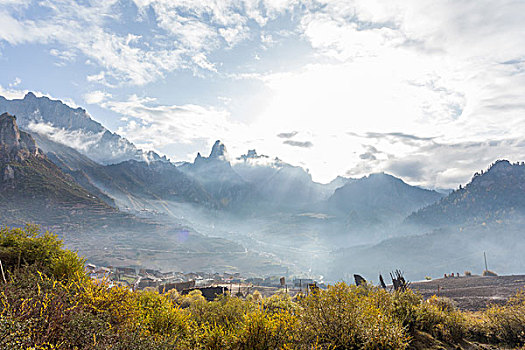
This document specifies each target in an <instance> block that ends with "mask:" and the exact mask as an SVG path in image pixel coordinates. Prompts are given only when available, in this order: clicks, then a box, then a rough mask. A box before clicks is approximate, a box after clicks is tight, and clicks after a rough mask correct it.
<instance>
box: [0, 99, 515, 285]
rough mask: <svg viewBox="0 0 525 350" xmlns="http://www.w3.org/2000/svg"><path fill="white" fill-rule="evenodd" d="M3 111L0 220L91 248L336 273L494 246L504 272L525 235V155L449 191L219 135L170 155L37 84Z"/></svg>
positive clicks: (210, 265) (150, 261)
mask: <svg viewBox="0 0 525 350" xmlns="http://www.w3.org/2000/svg"><path fill="white" fill-rule="evenodd" d="M0 113H4V114H2V116H1V117H0V171H1V172H0V175H1V178H0V180H1V181H0V189H1V191H0V200H1V203H0V208H1V209H2V210H1V214H0V223H1V224H8V225H20V224H23V223H24V222H29V221H30V222H36V223H40V224H42V225H44V226H45V227H50V228H52V229H54V230H55V231H57V232H59V233H62V234H63V235H64V238H65V239H67V240H69V241H68V242H69V243H70V244H71V245H72V246H73V247H76V248H77V249H78V248H82V249H81V252H82V253H83V254H85V255H86V256H87V257H88V259H97V261H99V262H109V263H112V264H117V263H119V262H120V264H121V265H122V264H124V265H125V264H128V265H146V266H151V267H161V268H165V269H168V268H179V269H186V270H188V269H193V270H196V269H197V268H206V269H209V270H213V269H215V270H216V271H220V270H221V269H222V270H239V271H242V272H244V273H253V274H275V273H285V271H288V272H287V273H289V274H297V275H300V274H310V275H314V276H318V275H325V276H328V278H331V279H340V278H346V276H347V275H350V274H351V273H353V272H362V273H364V274H370V275H373V274H375V273H377V272H378V271H384V272H386V271H389V270H392V269H395V268H403V269H405V270H407V272H408V273H409V274H410V273H412V275H413V276H415V277H418V278H421V277H422V276H421V275H422V274H432V273H433V274H439V273H441V271H445V272H450V271H448V269H462V267H460V266H465V268H467V267H469V266H472V264H473V262H474V261H475V259H477V257H475V255H476V254H478V253H480V251H481V252H482V250H489V248H491V249H492V251H493V254H494V256H495V258H496V259H497V260H496V266H499V267H501V269H503V270H505V271H507V272H512V271H514V269H515V267H516V266H517V265H516V264H519V263H521V262H522V260H520V259H521V258H520V259H517V260H516V259H514V260H513V261H512V263H510V264H509V263H508V261H507V260H506V259H507V258H508V254H510V252H513V251H515V249H516V246H517V245H516V244H513V243H512V242H513V241H515V240H520V237H521V236H520V232H519V230H518V228H519V227H520V226H519V223H521V215H522V214H523V212H524V211H525V200H524V198H525V197H524V196H523V195H524V194H525V193H524V191H525V187H524V183H525V181H524V180H525V165H523V163H522V164H510V163H509V162H507V161H498V162H496V163H494V164H493V165H492V166H490V168H489V169H488V170H487V171H486V172H481V173H478V174H475V176H474V177H473V179H472V181H471V182H470V183H469V184H467V185H466V186H464V187H461V188H459V189H457V190H454V191H452V192H451V193H449V194H448V195H444V194H441V193H438V192H436V191H432V190H427V189H423V188H419V187H415V186H411V185H409V184H407V183H405V182H403V181H402V180H401V179H399V178H396V177H394V176H392V175H389V174H384V173H380V174H371V175H369V176H366V177H363V178H360V179H351V178H344V177H337V178H336V179H334V180H333V181H332V182H331V183H329V184H320V183H316V182H314V181H313V180H312V177H311V176H310V174H309V173H308V172H307V171H305V170H304V169H303V168H301V167H296V166H292V165H290V164H287V163H285V162H283V161H281V160H279V159H278V158H275V159H270V158H269V157H268V156H265V155H259V154H257V152H256V151H255V150H250V151H248V152H247V153H246V154H245V155H242V156H240V157H239V158H237V159H234V161H233V162H232V161H231V157H230V155H228V152H227V147H226V145H224V144H223V143H221V142H220V141H217V142H216V143H215V144H214V145H213V147H212V149H211V151H210V153H209V155H208V156H202V155H201V154H200V153H199V154H198V155H197V157H196V158H195V160H194V161H193V162H182V163H172V162H170V161H168V159H166V157H161V156H159V155H158V154H156V153H154V152H146V151H143V150H140V149H138V148H137V147H135V145H133V144H132V143H131V142H129V141H128V140H126V139H124V138H122V137H120V136H119V135H117V134H114V133H111V132H110V131H109V130H107V129H106V128H104V127H103V126H102V125H101V124H99V123H98V122H96V121H94V120H93V119H91V117H90V116H89V115H88V114H87V112H86V111H85V110H83V109H81V108H76V109H73V108H70V107H68V106H67V105H65V104H63V103H62V102H60V101H54V100H51V99H49V98H47V97H36V96H35V95H34V94H32V93H28V94H27V95H26V96H25V97H24V98H23V99H19V100H7V99H5V98H3V97H0ZM14 116H16V118H15V117H14ZM19 128H20V129H19ZM480 230H482V233H479V232H480ZM496 235H498V236H499V237H500V238H502V239H496V238H495V236H496ZM81 237H82V238H81ZM503 238H504V239H503ZM469 240H474V243H472V242H470V243H468V241H469ZM448 241H450V242H453V247H452V248H450V247H449V245H448V244H447V242H448ZM100 243H103V244H104V247H103V248H102V253H101V248H100ZM518 245H519V244H518ZM145 247H146V248H145ZM115 257H118V258H115ZM119 259H120V260H119ZM469 259H470V260H469ZM429 262H431V263H432V264H431V265H430V266H429V264H428V263H429ZM421 266H423V267H422V268H421ZM470 268H471V267H470ZM356 270H358V271H356ZM410 271H412V272H410ZM425 271H426V272H425ZM455 272H456V271H455Z"/></svg>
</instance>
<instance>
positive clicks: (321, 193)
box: [233, 150, 333, 210]
mask: <svg viewBox="0 0 525 350" xmlns="http://www.w3.org/2000/svg"><path fill="white" fill-rule="evenodd" d="M239 160H240V162H237V163H235V164H234V166H233V169H234V170H235V171H236V172H237V173H238V174H239V175H240V176H241V177H242V178H243V179H244V180H245V181H247V182H249V183H250V184H251V186H252V187H253V188H254V190H256V191H257V192H258V193H259V194H260V198H259V199H260V200H262V201H264V202H265V204H266V205H270V206H271V208H269V209H272V208H273V209H279V208H280V209H283V208H287V209H292V210H293V209H301V208H303V207H305V206H308V205H310V204H312V203H316V202H318V201H321V200H323V199H326V198H327V197H328V196H329V195H330V194H331V193H332V192H333V190H331V188H330V186H327V185H322V184H319V183H316V182H314V181H313V180H312V176H311V175H310V174H309V173H308V172H307V171H305V170H304V169H303V168H301V167H298V166H293V165H290V164H287V163H285V162H283V161H281V160H280V159H278V158H275V159H273V160H270V159H269V157H267V156H263V155H258V154H257V152H256V151H255V150H250V151H248V153H247V154H245V155H243V156H241V157H239Z"/></svg>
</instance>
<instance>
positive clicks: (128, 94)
mask: <svg viewBox="0 0 525 350" xmlns="http://www.w3.org/2000/svg"><path fill="white" fill-rule="evenodd" d="M524 14H525V1H506V0H501V1H497V2H495V1H480V0H472V1H466V0H465V1H460V0H458V1H442V0H439V1H420V0H405V1H387V0H384V1H380V0H366V1H365V0H331V1H313V0H305V1H301V0H222V1H212V0H200V1H196V0H169V1H168V0H121V1H114V0H109V1H95V0H93V1H88V0H86V1H69V0H60V1H56V0H39V1H29V0H28V1H25V0H24V1H20V0H0V94H1V95H4V96H6V97H8V98H15V97H20V96H23V94H24V93H25V92H26V91H28V90H29V91H35V92H37V93H40V94H43V95H48V96H51V97H54V98H58V99H61V100H63V101H65V102H67V103H69V104H71V105H77V106H82V107H84V108H86V109H87V110H88V112H89V113H90V114H91V115H92V117H93V118H94V119H96V120H98V121H100V122H101V123H102V124H104V125H105V126H106V127H108V128H109V129H110V130H112V131H116V132H118V133H120V134H122V135H123V136H125V137H127V138H128V139H130V140H131V141H133V142H135V143H136V144H137V145H139V146H141V147H143V148H146V149H154V150H156V151H158V152H159V153H162V154H166V155H167V156H168V157H170V158H171V159H172V160H176V161H177V160H190V159H192V158H193V157H194V156H195V155H196V153H197V152H198V151H200V152H203V153H207V152H208V150H209V148H210V147H211V145H212V144H213V142H214V141H215V140H216V139H221V140H222V141H223V142H225V143H226V145H227V147H228V149H229V152H230V155H231V156H232V157H233V158H234V157H237V156H239V155H241V154H243V153H245V152H246V151H247V150H248V149H253V148H255V149H257V151H258V153H263V154H267V155H269V156H271V157H275V156H278V157H280V158H281V159H283V160H285V161H287V162H290V163H292V164H296V165H301V166H303V167H305V168H307V169H309V171H310V172H311V174H312V176H313V177H314V179H315V180H318V181H322V182H326V181H329V180H330V179H332V178H333V177H335V176H337V175H346V176H362V175H365V174H368V173H371V172H378V171H386V172H389V173H392V174H394V175H397V176H401V177H403V179H405V180H406V181H407V182H409V183H413V184H419V185H424V186H429V187H456V186H457V185H458V184H459V183H465V182H466V181H468V180H469V179H470V177H471V176H472V174H473V173H474V172H475V171H478V170H480V169H483V168H486V167H487V166H488V164H489V163H491V162H492V161H494V160H496V159H498V158H508V159H510V160H511V161H521V160H524V159H523V158H524V156H523V155H524V150H525V140H524V139H523V135H525V117H524V112H525V102H524V100H523V96H525V17H524V16H525V15H524ZM283 134H285V135H283ZM285 136H286V137H285Z"/></svg>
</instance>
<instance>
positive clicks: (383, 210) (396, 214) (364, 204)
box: [326, 173, 442, 225]
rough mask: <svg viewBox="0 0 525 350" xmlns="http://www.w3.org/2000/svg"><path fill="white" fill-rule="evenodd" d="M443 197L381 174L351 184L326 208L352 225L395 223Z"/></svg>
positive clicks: (338, 192)
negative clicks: (343, 217)
mask: <svg viewBox="0 0 525 350" xmlns="http://www.w3.org/2000/svg"><path fill="white" fill-rule="evenodd" d="M441 197H442V195H441V194H440V193H438V192H436V191H430V190H426V189H422V188H419V187H416V186H410V185H408V184H406V183H405V182H403V180H401V179H399V178H396V177H394V176H392V175H388V174H384V173H379V174H371V175H369V176H366V177H363V178H361V179H357V180H353V181H348V182H347V183H346V184H345V185H344V186H342V187H340V188H338V189H336V190H335V192H334V194H333V195H332V196H331V197H330V198H329V199H328V200H327V201H326V208H327V210H328V211H330V212H331V213H334V214H335V215H343V216H345V217H346V218H347V220H348V224H349V225H363V224H366V225H375V224H384V223H396V222H401V221H402V220H403V219H404V218H405V217H406V216H407V215H409V214H410V213H411V212H413V211H414V210H417V209H419V208H422V207H424V206H426V205H429V204H431V203H433V202H435V201H437V200H439V199H440V198H441Z"/></svg>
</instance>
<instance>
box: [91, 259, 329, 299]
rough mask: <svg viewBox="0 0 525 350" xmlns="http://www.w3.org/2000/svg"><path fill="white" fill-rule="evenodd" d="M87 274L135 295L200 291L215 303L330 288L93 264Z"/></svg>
mask: <svg viewBox="0 0 525 350" xmlns="http://www.w3.org/2000/svg"><path fill="white" fill-rule="evenodd" d="M85 272H86V274H87V275H88V276H89V277H90V278H91V279H93V280H94V281H96V282H98V283H107V284H108V286H109V287H113V286H123V287H127V288H129V289H131V290H133V291H136V290H151V291H158V292H159V293H161V294H162V293H168V292H171V291H173V290H176V291H177V292H178V293H180V294H187V293H189V292H190V291H192V290H199V291H200V292H201V293H202V295H203V296H204V297H205V298H206V299H208V300H214V299H215V298H216V297H217V296H218V295H221V294H225V293H227V292H229V293H231V294H233V295H236V296H239V297H246V296H247V295H248V294H252V293H254V292H255V291H258V292H259V293H260V294H261V295H262V296H271V295H273V294H275V293H278V292H285V293H288V294H291V295H295V294H297V293H305V294H308V293H309V292H310V291H311V290H312V289H316V288H322V289H325V288H326V285H325V283H324V282H319V281H316V280H314V279H312V278H293V279H292V280H290V281H287V280H286V278H285V277H281V276H269V277H266V278H262V277H250V278H245V277H243V276H242V275H241V274H240V273H239V272H234V273H228V272H224V273H222V274H220V273H217V272H216V273H208V272H187V273H183V272H172V271H170V272H162V271H159V270H155V269H146V268H138V267H113V266H108V267H105V266H96V265H94V264H91V263H87V264H85Z"/></svg>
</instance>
